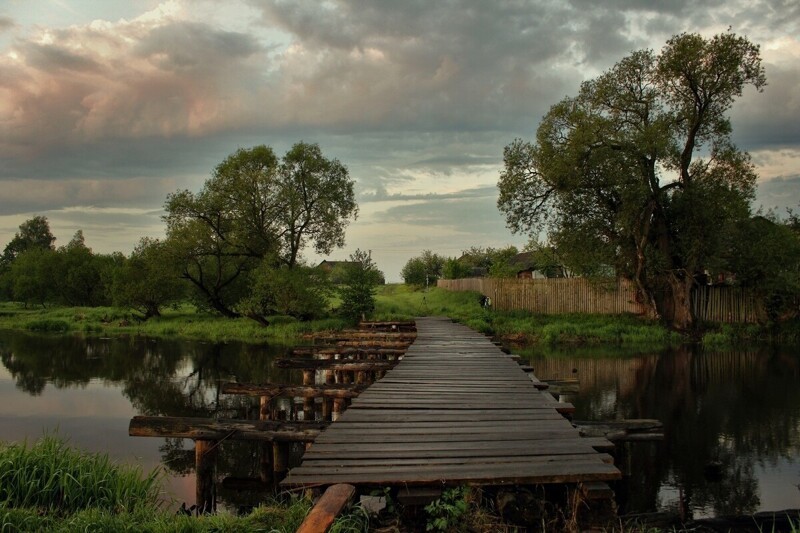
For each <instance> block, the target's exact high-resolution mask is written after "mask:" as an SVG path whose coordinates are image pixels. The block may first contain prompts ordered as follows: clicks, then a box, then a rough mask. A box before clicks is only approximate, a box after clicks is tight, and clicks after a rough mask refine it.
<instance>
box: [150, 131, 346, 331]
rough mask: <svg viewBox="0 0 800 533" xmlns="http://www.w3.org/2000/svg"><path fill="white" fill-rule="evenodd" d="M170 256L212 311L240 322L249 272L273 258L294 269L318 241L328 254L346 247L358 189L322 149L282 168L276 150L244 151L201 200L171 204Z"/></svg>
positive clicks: (301, 150) (184, 196)
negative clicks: (239, 308) (346, 230)
mask: <svg viewBox="0 0 800 533" xmlns="http://www.w3.org/2000/svg"><path fill="white" fill-rule="evenodd" d="M165 208H166V211H167V215H166V216H165V220H166V222H167V235H168V244H169V249H170V250H172V252H173V254H174V255H175V257H176V258H177V259H178V260H179V261H180V262H181V263H182V264H183V265H184V267H183V272H182V276H183V277H184V278H185V279H187V280H189V281H190V282H191V283H192V285H193V286H194V287H195V289H196V291H197V293H198V295H199V296H200V297H201V298H202V299H203V300H204V301H205V302H207V305H208V306H209V307H210V308H212V309H214V310H216V311H218V312H219V313H221V314H223V315H224V316H229V317H235V316H240V313H239V312H238V311H236V310H235V307H236V304H237V303H238V302H239V301H240V300H241V299H242V298H243V297H244V296H245V295H246V294H247V290H248V273H249V272H250V271H252V270H253V269H255V268H257V267H258V266H259V265H261V263H262V261H263V260H265V259H267V260H269V261H270V262H271V263H272V264H273V265H274V266H277V265H279V264H285V265H287V266H289V267H294V266H295V265H296V264H297V260H298V254H299V252H300V251H301V250H302V248H303V247H304V246H305V245H306V244H308V243H310V242H313V244H314V247H315V249H316V250H318V251H321V252H329V251H330V250H331V249H332V248H334V247H336V246H341V245H342V244H343V241H344V228H345V226H346V224H347V219H348V218H349V217H350V216H354V215H355V212H356V206H355V201H354V195H353V182H352V181H351V180H350V179H349V178H348V175H347V169H346V168H345V167H344V166H343V165H341V163H339V162H338V161H336V160H327V159H325V158H324V157H322V155H321V153H320V150H319V147H318V146H317V145H309V144H305V143H298V144H296V145H295V146H294V147H293V148H292V149H291V150H290V151H289V152H288V153H287V154H286V156H285V157H284V159H283V163H280V162H279V161H278V159H277V157H276V156H275V154H274V152H273V151H272V149H271V148H269V147H267V146H263V145H262V146H256V147H253V148H250V149H240V150H237V151H236V152H235V153H233V154H231V155H230V156H228V157H227V158H226V159H225V160H224V161H223V162H222V163H220V164H219V165H218V166H217V167H216V168H215V169H214V172H213V174H212V177H211V179H209V180H208V181H206V183H205V185H204V186H203V189H202V190H201V191H200V192H199V193H197V194H194V193H191V192H189V191H185V190H184V191H179V192H176V193H174V194H171V195H169V197H168V198H167V202H166V206H165Z"/></svg>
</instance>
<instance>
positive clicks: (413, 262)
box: [400, 250, 445, 286]
mask: <svg viewBox="0 0 800 533" xmlns="http://www.w3.org/2000/svg"><path fill="white" fill-rule="evenodd" d="M444 262H445V259H444V257H442V256H440V255H439V254H435V253H433V252H431V251H430V250H424V251H423V252H422V255H420V256H419V257H412V258H411V259H409V260H408V261H407V262H406V264H405V266H403V269H402V270H401V271H400V275H401V276H402V277H403V281H404V282H405V284H406V285H419V286H427V285H435V284H436V281H437V280H438V279H439V278H441V277H442V269H443V268H444Z"/></svg>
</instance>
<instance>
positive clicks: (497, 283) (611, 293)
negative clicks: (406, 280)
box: [437, 278, 647, 315]
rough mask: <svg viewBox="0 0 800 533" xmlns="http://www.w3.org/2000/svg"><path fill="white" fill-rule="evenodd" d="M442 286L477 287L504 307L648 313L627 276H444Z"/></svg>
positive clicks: (557, 311)
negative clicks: (589, 278) (602, 277)
mask: <svg viewBox="0 0 800 533" xmlns="http://www.w3.org/2000/svg"><path fill="white" fill-rule="evenodd" d="M437 285H438V286H439V287H442V288H445V289H450V290H454V291H476V292H479V293H481V294H483V295H486V296H488V297H489V298H491V300H492V307H493V308H495V309H499V310H501V311H511V310H525V311H531V312H533V313H542V314H546V315H553V314H560V313H600V314H607V315H610V314H621V313H634V314H637V315H641V314H645V313H646V312H647V309H646V307H645V306H643V305H642V304H640V303H639V302H637V301H636V289H635V287H634V286H633V284H632V283H631V282H629V281H627V280H624V279H619V280H617V279H610V280H606V281H590V280H588V279H586V278H551V279H513V278H512V279H497V278H465V279H440V280H439V281H438V282H437Z"/></svg>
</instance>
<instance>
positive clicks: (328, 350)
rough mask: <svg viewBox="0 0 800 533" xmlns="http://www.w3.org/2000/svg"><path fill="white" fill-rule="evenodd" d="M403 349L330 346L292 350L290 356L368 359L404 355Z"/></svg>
mask: <svg viewBox="0 0 800 533" xmlns="http://www.w3.org/2000/svg"><path fill="white" fill-rule="evenodd" d="M406 351H407V350H406V349H405V348H362V347H355V346H343V347H330V346H303V347H299V348H295V349H294V350H292V355H348V356H361V357H369V356H371V355H374V356H394V357H399V356H401V355H405V353H406Z"/></svg>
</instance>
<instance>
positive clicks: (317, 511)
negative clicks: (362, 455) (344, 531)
mask: <svg viewBox="0 0 800 533" xmlns="http://www.w3.org/2000/svg"><path fill="white" fill-rule="evenodd" d="M355 494H356V488H355V487H354V486H352V485H347V484H344V483H340V484H338V485H332V486H330V487H328V489H327V490H326V491H325V493H324V494H323V495H322V497H321V498H320V499H319V501H318V502H317V504H316V505H315V506H314V507H313V508H312V509H311V512H310V513H308V516H306V519H305V520H303V523H302V524H300V527H299V528H298V529H297V533H324V532H325V531H328V528H330V527H331V524H333V521H334V520H336V517H337V516H338V515H339V513H341V512H342V509H344V508H345V506H346V505H347V504H348V503H350V501H351V500H352V499H353V497H354V496H355Z"/></svg>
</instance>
